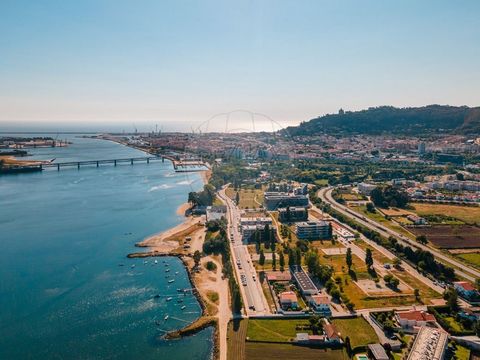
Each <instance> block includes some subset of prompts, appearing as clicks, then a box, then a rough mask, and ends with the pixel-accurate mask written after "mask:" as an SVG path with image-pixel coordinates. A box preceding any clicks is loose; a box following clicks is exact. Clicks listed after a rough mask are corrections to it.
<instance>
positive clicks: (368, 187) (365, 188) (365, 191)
mask: <svg viewBox="0 0 480 360" xmlns="http://www.w3.org/2000/svg"><path fill="white" fill-rule="evenodd" d="M376 188H377V185H374V184H367V183H363V182H362V183H359V184H358V192H359V193H360V194H362V195H367V196H369V195H370V193H371V192H372V191H373V190H374V189H376Z"/></svg>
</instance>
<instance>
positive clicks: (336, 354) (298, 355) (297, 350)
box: [246, 342, 348, 360]
mask: <svg viewBox="0 0 480 360" xmlns="http://www.w3.org/2000/svg"><path fill="white" fill-rule="evenodd" d="M265 359H289V360H317V359H321V360H347V359H348V356H347V355H346V354H345V352H344V350H342V349H339V350H331V349H319V348H310V347H306V346H296V345H291V344H262V343H254V342H247V343H246V360H265Z"/></svg>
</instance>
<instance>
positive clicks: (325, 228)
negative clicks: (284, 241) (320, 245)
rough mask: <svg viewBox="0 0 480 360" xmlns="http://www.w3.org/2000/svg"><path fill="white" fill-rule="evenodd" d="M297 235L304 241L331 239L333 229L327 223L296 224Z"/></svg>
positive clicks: (308, 222)
mask: <svg viewBox="0 0 480 360" xmlns="http://www.w3.org/2000/svg"><path fill="white" fill-rule="evenodd" d="M295 234H296V235H297V237H298V238H299V239H302V240H323V239H330V238H331V237H332V227H331V225H330V223H328V222H326V221H304V222H300V223H297V224H296V227H295Z"/></svg>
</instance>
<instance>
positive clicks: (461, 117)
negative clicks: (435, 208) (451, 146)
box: [286, 105, 480, 135]
mask: <svg viewBox="0 0 480 360" xmlns="http://www.w3.org/2000/svg"><path fill="white" fill-rule="evenodd" d="M286 131H287V132H288V133H289V134H291V135H312V134H318V133H328V134H339V135H341V134H345V135H351V134H370V135H380V134H397V135H426V134H440V133H451V134H477V135H478V134H480V107H475V108H469V107H467V106H448V105H428V106H424V107H412V108H396V107H393V106H380V107H375V108H369V109H367V110H361V111H343V110H340V111H339V112H338V114H329V115H325V116H321V117H318V118H315V119H312V120H310V121H307V122H303V123H301V124H300V125H299V126H292V127H288V128H287V129H286Z"/></svg>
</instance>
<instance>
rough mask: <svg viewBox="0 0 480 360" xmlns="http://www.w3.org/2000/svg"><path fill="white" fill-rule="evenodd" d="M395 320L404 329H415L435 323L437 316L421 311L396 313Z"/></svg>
mask: <svg viewBox="0 0 480 360" xmlns="http://www.w3.org/2000/svg"><path fill="white" fill-rule="evenodd" d="M395 318H396V320H397V322H398V323H399V324H400V326H401V327H402V328H403V329H413V328H415V327H421V326H423V325H427V324H434V323H435V316H433V315H432V314H430V313H428V312H426V311H420V310H409V311H396V312H395Z"/></svg>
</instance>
